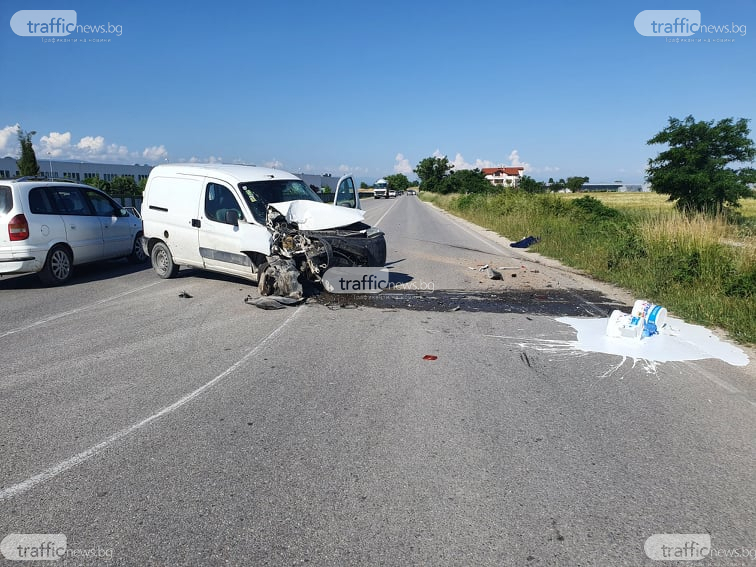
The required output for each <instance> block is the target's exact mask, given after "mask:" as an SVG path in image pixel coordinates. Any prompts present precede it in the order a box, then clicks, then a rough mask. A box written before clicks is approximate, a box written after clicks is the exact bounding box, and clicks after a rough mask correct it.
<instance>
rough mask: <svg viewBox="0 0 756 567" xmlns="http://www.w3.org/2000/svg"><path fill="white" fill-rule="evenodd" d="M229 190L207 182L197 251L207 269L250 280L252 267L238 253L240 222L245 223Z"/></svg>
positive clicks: (210, 181) (209, 181)
mask: <svg viewBox="0 0 756 567" xmlns="http://www.w3.org/2000/svg"><path fill="white" fill-rule="evenodd" d="M239 201H240V199H239V198H238V197H237V195H236V194H235V192H234V191H233V189H231V187H229V186H227V185H225V184H224V183H222V182H220V181H215V180H212V179H208V180H206V182H205V187H204V189H203V199H202V203H203V204H202V208H201V210H200V221H201V225H200V230H199V249H200V255H201V256H202V260H203V262H204V264H205V268H207V269H215V270H218V271H221V272H225V273H230V274H238V275H242V276H246V277H249V276H250V274H252V270H253V266H252V261H251V260H250V259H249V256H247V255H246V254H243V253H242V252H241V250H240V239H241V237H240V234H239V222H238V221H239V220H242V221H243V220H246V219H245V214H244V212H243V209H242V207H241V205H240V204H239Z"/></svg>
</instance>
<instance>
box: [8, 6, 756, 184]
mask: <svg viewBox="0 0 756 567" xmlns="http://www.w3.org/2000/svg"><path fill="white" fill-rule="evenodd" d="M30 9H35V10H75V11H76V16H77V24H79V25H93V26H94V25H105V26H107V25H108V24H110V25H111V26H112V29H114V30H117V29H120V30H121V34H120V35H117V31H116V33H111V34H107V33H105V34H103V33H84V32H76V33H72V34H71V35H69V36H68V37H67V39H72V40H73V39H77V41H76V42H73V41H70V42H50V41H43V39H42V37H40V36H37V37H21V36H18V35H16V33H14V31H13V29H12V28H11V26H10V21H11V18H12V16H13V15H14V14H15V13H16V12H17V11H19V10H30ZM651 9H654V10H657V9H658V10H661V9H675V10H678V9H686V10H699V11H700V13H701V20H702V23H704V24H710V25H729V26H730V27H731V24H733V23H734V24H736V25H738V26H740V33H729V34H727V33H721V32H720V33H716V32H714V33H707V34H696V35H695V36H694V37H696V38H699V37H704V38H705V39H711V40H712V41H708V42H707V41H701V42H692V43H688V42H685V43H682V42H680V43H676V42H669V41H667V39H666V38H664V37H645V36H642V35H640V34H639V33H638V31H636V29H635V27H634V21H635V17H636V16H637V15H638V14H639V13H640V12H641V11H643V10H651ZM0 14H1V15H2V19H3V21H4V22H5V23H4V24H3V27H2V28H0V29H2V31H0V57H1V59H0V61H1V62H2V67H3V69H4V71H5V73H4V75H5V81H4V85H3V87H2V88H1V89H0V156H5V155H17V154H18V142H17V139H16V136H15V131H16V125H17V124H20V125H21V127H22V128H23V129H24V130H27V131H28V130H34V131H36V132H37V134H36V135H35V136H34V137H33V141H34V143H35V149H36V151H37V157H38V159H44V158H46V157H49V156H54V157H55V158H57V159H71V160H76V161H78V160H91V161H104V162H123V163H150V164H156V163H160V162H164V161H166V160H167V161H172V162H173V161H190V160H191V161H224V162H239V163H253V164H257V165H273V166H276V167H280V168H282V169H286V170H289V171H295V172H305V173H325V172H330V173H333V174H336V173H340V172H343V171H348V172H351V173H353V174H354V175H355V176H356V177H357V178H358V179H363V180H367V181H372V180H375V179H377V178H378V177H381V176H383V175H387V174H392V173H396V172H401V173H405V174H407V175H408V177H410V179H414V174H413V173H412V171H411V170H412V169H413V168H414V167H415V166H416V165H417V163H418V162H419V161H420V160H422V159H423V158H425V157H428V156H431V155H446V156H447V157H448V158H449V160H450V161H452V162H454V163H456V164H457V167H458V168H459V167H475V166H478V167H484V166H497V165H524V166H525V167H526V168H527V172H528V174H530V175H531V176H533V177H534V178H536V179H539V180H547V179H548V178H549V177H554V178H555V179H558V178H560V177H564V178H566V177H568V176H572V175H587V176H589V177H590V178H591V181H596V182H598V181H613V180H615V179H621V180H623V181H625V182H627V183H639V182H641V181H642V180H643V177H644V169H645V167H646V164H647V161H648V159H649V158H650V157H653V156H654V155H656V153H658V151H659V150H660V148H659V147H653V146H647V145H646V141H647V140H648V139H649V138H651V137H652V136H653V135H654V134H655V133H656V132H658V131H659V130H661V129H663V128H664V127H665V126H666V124H667V119H668V117H670V116H675V117H678V118H684V117H685V116H687V115H689V114H692V115H693V116H694V117H695V118H696V119H698V120H712V119H721V118H727V117H736V118H748V119H752V118H754V114H755V112H754V110H755V109H756V72H755V71H754V69H756V67H754V63H753V61H754V60H756V37H752V36H756V3H754V2H753V1H752V0H742V1H729V2H708V1H707V2H691V3H688V4H683V5H679V4H677V5H675V4H673V5H666V6H664V5H662V6H659V5H653V4H651V5H649V4H648V3H647V2H634V1H630V2H621V3H620V2H616V3H615V2H578V3H567V2H533V3H529V4H528V5H525V3H508V2H502V1H501V0H496V1H474V0H473V1H471V2H467V3H459V2H446V1H444V0H439V1H436V2H421V1H418V2H411V1H410V2H408V1H406V0H402V1H395V0H381V1H380V2H371V3H367V2H359V1H355V0H351V1H330V0H324V1H322V2H311V1H308V2H304V1H286V0H281V1H279V2H256V1H248V2H216V3H211V2H196V1H187V2H183V3H181V4H172V3H170V4H169V3H166V2H149V3H148V2H141V1H139V0H135V1H131V2H103V1H101V0H100V1H97V2H80V1H71V0H69V1H65V2H52V3H51V2H44V1H43V2H38V3H36V4H33V5H30V3H29V2H28V1H26V0H18V1H16V0H5V1H4V2H3V3H2V6H1V7H0ZM117 26H120V28H118V27H117ZM748 28H751V30H752V31H751V34H748V33H747V32H746V33H745V34H743V32H744V31H745V30H748ZM61 39H63V38H61ZM91 39H100V40H101V39H104V40H109V41H95V42H93V41H88V40H91ZM723 39H724V40H734V41H721V40H723ZM715 40H720V41H715ZM753 127H754V125H753V123H751V128H753ZM752 137H753V134H752Z"/></svg>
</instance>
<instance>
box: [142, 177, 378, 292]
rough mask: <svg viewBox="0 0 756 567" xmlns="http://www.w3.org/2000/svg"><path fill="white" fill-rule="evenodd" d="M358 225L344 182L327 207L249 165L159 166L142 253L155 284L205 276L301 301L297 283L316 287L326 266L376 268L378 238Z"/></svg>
mask: <svg viewBox="0 0 756 567" xmlns="http://www.w3.org/2000/svg"><path fill="white" fill-rule="evenodd" d="M364 215H365V213H364V211H362V210H361V209H360V199H359V193H358V191H357V189H356V188H355V185H354V181H353V179H352V178H351V177H350V176H344V177H342V178H341V179H339V182H338V184H337V187H336V191H335V198H334V201H333V203H332V204H327V203H324V202H323V201H322V200H321V199H320V197H318V195H317V194H316V193H315V192H314V191H312V189H310V187H309V186H308V185H307V184H306V183H304V182H303V181H302V180H301V179H299V178H298V177H297V176H296V175H293V174H291V173H287V172H285V171H280V170H276V169H268V168H263V167H256V166H249V165H227V164H165V165H159V166H157V167H155V168H153V169H152V171H151V172H150V176H149V178H148V180H147V185H146V187H145V190H144V200H143V203H142V223H143V227H144V228H143V230H144V247H145V250H146V252H147V253H148V254H149V256H150V258H151V259H152V265H153V268H154V270H155V272H156V273H157V274H158V276H160V277H161V278H171V277H174V276H175V275H176V274H177V272H178V269H179V266H190V267H194V268H203V269H206V270H211V271H215V272H220V273H224V274H231V275H236V276H241V277H245V278H249V279H251V280H253V281H257V282H258V284H259V286H260V291H261V292H262V293H264V294H270V293H277V294H279V295H297V294H299V295H301V285H299V286H297V280H299V279H300V278H299V276H300V275H302V274H303V275H304V276H305V277H306V278H307V279H309V280H312V281H316V282H318V281H320V277H321V276H322V274H323V273H324V272H325V271H326V270H327V269H328V268H330V267H333V266H383V265H384V263H385V261H386V240H385V237H384V234H383V233H382V232H381V231H380V230H378V229H376V228H371V227H370V226H368V225H366V224H365V223H364V222H363V221H364ZM287 282H288V283H287Z"/></svg>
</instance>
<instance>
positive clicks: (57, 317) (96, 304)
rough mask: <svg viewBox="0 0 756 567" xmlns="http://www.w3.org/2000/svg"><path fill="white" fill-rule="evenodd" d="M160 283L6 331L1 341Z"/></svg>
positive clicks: (153, 283) (159, 281)
mask: <svg viewBox="0 0 756 567" xmlns="http://www.w3.org/2000/svg"><path fill="white" fill-rule="evenodd" d="M159 283H162V280H158V281H155V282H152V283H149V284H147V285H143V286H142V287H137V288H134V289H130V290H129V291H124V292H123V293H119V294H118V295H114V296H112V297H106V298H105V299H100V300H99V301H95V302H94V303H89V304H87V305H85V306H83V307H77V308H76V309H71V310H70V311H64V312H62V313H56V314H55V315H50V316H49V317H45V318H44V319H40V320H39V321H34V322H33V323H29V324H28V325H24V326H23V327H18V328H17V329H11V330H10V331H5V332H4V333H0V339H2V338H3V337H7V336H8V335H13V334H15V333H21V332H22V331H28V330H29V329H33V328H34V327H38V326H40V325H44V324H45V323H49V322H50V321H55V320H56V319H61V318H63V317H68V316H69V315H74V314H76V313H81V312H82V311H86V310H87V309H92V308H93V307H97V306H98V305H102V304H103V303H107V302H108V301H114V300H116V299H120V298H121V297H125V296H127V295H130V294H132V293H136V292H138V291H142V290H143V289H147V288H148V287H152V286H153V285H157V284H159Z"/></svg>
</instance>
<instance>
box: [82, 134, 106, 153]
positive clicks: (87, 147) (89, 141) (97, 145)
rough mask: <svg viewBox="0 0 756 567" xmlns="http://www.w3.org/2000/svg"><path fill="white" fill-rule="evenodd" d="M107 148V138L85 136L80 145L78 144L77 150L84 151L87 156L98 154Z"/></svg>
mask: <svg viewBox="0 0 756 567" xmlns="http://www.w3.org/2000/svg"><path fill="white" fill-rule="evenodd" d="M103 147H105V138H103V137H102V136H84V137H83V138H82V139H81V140H79V143H78V144H76V148H77V149H79V150H83V151H84V152H86V153H87V154H97V153H99V152H101V151H102V148H103Z"/></svg>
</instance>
